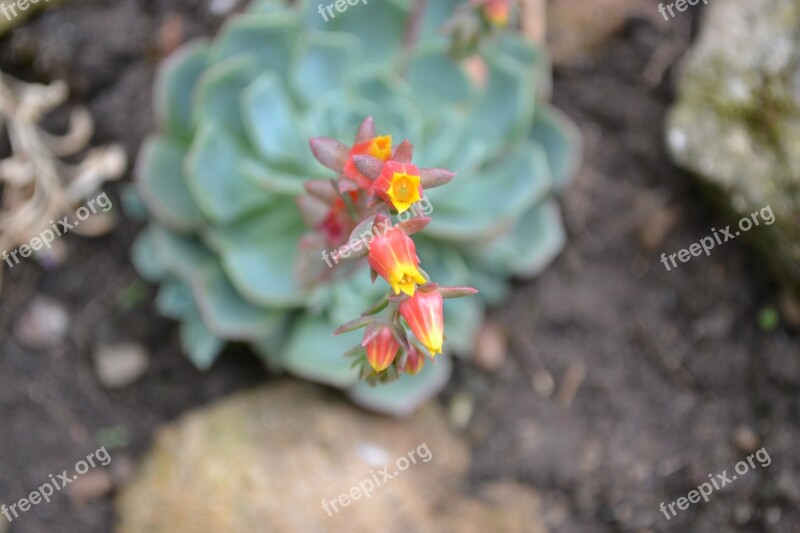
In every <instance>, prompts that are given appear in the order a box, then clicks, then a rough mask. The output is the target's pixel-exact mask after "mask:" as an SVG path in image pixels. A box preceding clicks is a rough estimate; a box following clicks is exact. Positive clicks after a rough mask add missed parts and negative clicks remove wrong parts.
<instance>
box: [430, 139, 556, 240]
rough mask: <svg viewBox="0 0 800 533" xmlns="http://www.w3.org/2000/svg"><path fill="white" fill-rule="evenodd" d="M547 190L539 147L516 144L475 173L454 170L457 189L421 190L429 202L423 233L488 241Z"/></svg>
mask: <svg viewBox="0 0 800 533" xmlns="http://www.w3.org/2000/svg"><path fill="white" fill-rule="evenodd" d="M551 188H552V183H551V181H550V171H549V168H548V165H547V157H546V155H545V154H544V153H543V151H542V149H541V147H540V146H538V145H536V144H534V143H532V142H528V143H520V144H518V145H517V147H516V148H515V149H513V150H511V151H509V152H506V153H505V154H504V155H503V156H502V157H500V158H499V159H497V160H496V161H493V162H492V163H491V164H489V165H487V166H486V168H484V169H482V170H481V171H480V175H470V174H459V177H458V186H457V187H442V188H439V189H433V190H431V191H429V192H426V194H428V196H429V197H430V199H431V201H432V202H433V205H434V206H435V208H434V213H433V215H432V218H433V221H432V222H431V224H430V225H429V226H428V228H427V229H426V234H427V235H429V236H433V237H438V238H441V239H448V240H458V241H473V242H474V241H475V240H483V241H487V240H490V239H491V238H492V237H493V236H494V235H496V234H497V233H498V232H501V231H503V229H504V228H507V227H509V226H510V225H512V224H513V223H514V221H515V220H516V219H517V218H518V217H519V216H521V215H522V213H524V212H525V211H526V210H527V209H529V208H530V207H531V206H533V205H534V204H535V203H536V202H538V201H539V200H540V199H542V198H543V197H544V196H545V194H547V193H548V192H549V191H550V190H551Z"/></svg>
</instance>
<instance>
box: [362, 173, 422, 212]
mask: <svg viewBox="0 0 800 533" xmlns="http://www.w3.org/2000/svg"><path fill="white" fill-rule="evenodd" d="M372 190H373V191H374V192H375V194H377V195H378V196H379V197H380V198H381V199H382V200H383V201H384V202H386V203H387V204H389V205H390V206H392V207H393V208H394V209H396V210H397V212H398V213H402V212H404V211H407V210H408V208H410V207H411V206H412V205H414V204H415V203H417V202H419V201H420V200H421V199H422V185H421V178H420V172H419V169H418V168H417V167H416V166H415V165H412V164H404V163H398V162H397V161H387V162H386V164H385V165H383V170H382V171H381V175H380V176H378V178H377V179H376V180H375V183H373V185H372Z"/></svg>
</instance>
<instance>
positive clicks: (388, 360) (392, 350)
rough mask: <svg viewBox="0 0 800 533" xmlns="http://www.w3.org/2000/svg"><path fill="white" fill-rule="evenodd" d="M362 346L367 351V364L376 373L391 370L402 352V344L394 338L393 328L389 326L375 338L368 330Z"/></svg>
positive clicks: (384, 327) (383, 328)
mask: <svg viewBox="0 0 800 533" xmlns="http://www.w3.org/2000/svg"><path fill="white" fill-rule="evenodd" d="M368 337H371V338H368ZM361 345H362V346H363V347H364V348H365V349H366V351H367V362H369V366H371V367H372V369H373V370H374V371H375V372H382V371H384V370H386V369H387V368H389V365H391V364H392V363H393V362H394V358H395V357H397V352H398V351H399V350H400V343H399V342H397V339H395V338H394V335H393V334H392V328H391V327H389V326H388V325H385V326H383V327H382V328H381V330H380V331H379V332H378V334H377V335H374V336H373V335H370V333H369V330H367V332H366V333H365V334H364V342H362V344H361Z"/></svg>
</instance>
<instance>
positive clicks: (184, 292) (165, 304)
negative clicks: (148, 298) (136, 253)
mask: <svg viewBox="0 0 800 533" xmlns="http://www.w3.org/2000/svg"><path fill="white" fill-rule="evenodd" d="M155 304H156V309H158V312H159V313H161V314H162V315H164V316H165V317H168V318H171V319H173V320H181V319H182V318H184V317H186V316H189V314H190V313H192V312H194V311H195V310H196V308H197V307H196V305H195V303H194V296H193V295H192V289H191V287H189V286H188V285H187V284H186V283H183V282H182V281H179V280H177V279H166V280H164V281H163V282H162V283H161V287H160V288H159V289H158V295H157V296H156V301H155Z"/></svg>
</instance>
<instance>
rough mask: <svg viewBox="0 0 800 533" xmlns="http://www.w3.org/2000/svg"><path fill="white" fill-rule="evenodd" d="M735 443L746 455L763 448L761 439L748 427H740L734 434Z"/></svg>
mask: <svg viewBox="0 0 800 533" xmlns="http://www.w3.org/2000/svg"><path fill="white" fill-rule="evenodd" d="M733 442H734V444H736V447H737V448H739V450H741V451H743V452H744V453H753V452H754V451H756V450H758V449H759V448H760V447H761V439H759V438H758V435H756V434H755V432H754V431H753V430H752V429H750V428H749V427H747V426H739V427H737V428H736V431H734V433H733Z"/></svg>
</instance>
